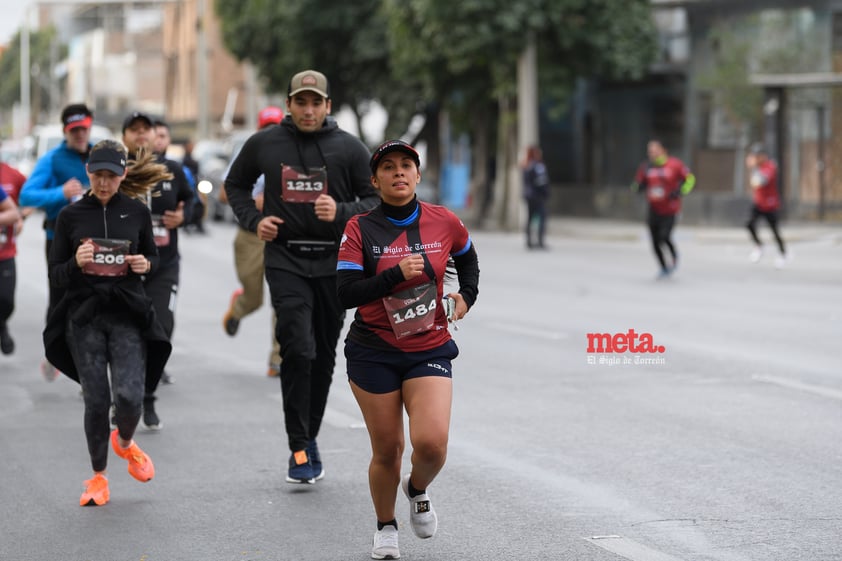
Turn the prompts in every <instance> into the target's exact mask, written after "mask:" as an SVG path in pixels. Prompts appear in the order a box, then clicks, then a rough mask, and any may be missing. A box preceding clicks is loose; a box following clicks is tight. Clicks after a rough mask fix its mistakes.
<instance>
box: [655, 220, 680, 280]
mask: <svg viewBox="0 0 842 561" xmlns="http://www.w3.org/2000/svg"><path fill="white" fill-rule="evenodd" d="M674 226H675V215H674V214H671V215H662V214H656V213H654V212H650V213H649V233H650V234H651V236H652V249H653V250H655V257H657V258H658V263H660V264H661V270H663V271H668V270H669V269H670V267H669V266H667V262H666V259H664V252H663V250H662V249H661V246H666V248H667V249H668V250H669V252H670V255H671V256H672V267H673V268H674V267H675V266H676V265H677V264H678V252H677V251H676V249H675V245H673V243H672V240H671V239H670V237H671V236H672V229H673V227H674Z"/></svg>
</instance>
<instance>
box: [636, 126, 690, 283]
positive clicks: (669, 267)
mask: <svg viewBox="0 0 842 561" xmlns="http://www.w3.org/2000/svg"><path fill="white" fill-rule="evenodd" d="M646 151H647V154H648V156H649V160H648V161H646V162H644V163H643V164H641V166H640V168H639V169H638V170H637V175H636V176H635V178H634V182H633V183H632V190H633V191H640V190H643V191H644V192H645V193H646V200H647V201H648V202H649V217H648V220H647V222H648V225H649V233H650V234H651V236H652V249H653V250H654V251H655V257H657V258H658V263H659V264H660V266H661V272H660V273H659V274H658V278H665V277H668V276H669V275H671V274H672V273H673V272H674V271H675V269H676V267H678V251H677V250H676V248H675V243H674V242H673V241H672V239H671V236H672V229H673V227H675V220H676V216H677V215H678V213H679V212H681V197H682V196H684V195H686V194H688V193H689V192H690V191H692V190H693V186H694V185H695V184H696V177H695V176H694V175H693V174H692V173H690V170H689V169H688V168H687V166H686V165H684V162H682V161H681V160H679V159H678V158H674V157H672V156H670V155H669V154H667V151H666V149H665V148H664V145H663V144H662V143H661V142H660V141H658V140H650V141H649V144H648V145H647V146H646ZM663 247H666V248H667V249H668V250H669V252H670V257H671V258H672V260H671V262H669V263H668V262H667V260H666V258H665V257H664V252H663V249H662V248H663Z"/></svg>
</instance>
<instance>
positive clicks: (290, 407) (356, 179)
mask: <svg viewBox="0 0 842 561" xmlns="http://www.w3.org/2000/svg"><path fill="white" fill-rule="evenodd" d="M286 104H287V106H286V113H287V114H286V116H285V117H284V119H283V121H281V124H280V125H277V126H274V127H268V128H266V129H264V130H262V131H258V132H256V133H255V134H253V135H252V136H251V137H250V138H249V139H248V140H246V142H245V144H244V145H243V148H242V150H241V151H240V154H239V155H238V156H237V157H236V158H235V159H234V163H233V164H232V165H231V170H230V171H229V172H228V177H227V178H226V179H225V192H226V195H227V196H228V202H229V203H230V204H231V208H232V209H233V210H234V214H235V215H236V216H237V220H238V221H239V223H240V225H241V226H242V227H244V228H246V229H248V230H249V231H252V232H255V233H257V235H258V237H259V238H260V239H261V240H263V241H265V242H267V243H266V252H265V263H264V265H265V268H266V280H267V282H268V283H269V292H270V294H271V298H272V307H273V308H274V310H275V315H276V316H277V327H276V329H275V337H276V338H277V339H278V343H279V344H280V345H281V358H282V360H281V376H280V379H281V390H282V393H283V407H284V421H285V425H286V431H287V444H288V446H289V449H290V457H289V468H288V470H287V476H286V481H287V482H289V483H315V481H316V480H317V479H320V478H321V477H323V476H324V467H323V465H322V462H321V455H320V454H319V449H318V445H317V443H316V438H317V437H318V434H319V429H320V428H321V423H322V417H323V416H324V411H325V406H326V405H327V396H328V393H329V390H330V384H331V380H332V377H333V369H334V366H335V364H336V344H337V342H338V340H339V334H340V332H341V331H342V324H343V322H344V320H345V310H344V308H343V307H342V305H341V304H340V302H339V298H338V297H337V295H336V254H337V251H338V249H339V238H340V236H341V234H342V230H343V228H344V227H345V223H346V222H347V221H348V219H350V218H351V217H352V216H354V215H355V214H358V213H360V212H363V211H365V210H368V209H370V208H372V207H373V206H374V205H376V204H377V201H378V197H377V193H376V192H375V190H374V188H373V187H372V186H371V182H370V173H369V169H368V159H369V151H368V148H366V146H365V145H364V144H363V143H362V142H361V141H360V140H359V139H358V138H356V137H355V136H353V135H351V134H350V133H348V132H346V131H344V130H342V129H340V128H339V125H338V124H337V123H336V121H335V120H334V119H333V118H332V117H330V116H329V114H330V110H331V99H330V88H329V86H328V81H327V78H326V77H325V75H324V74H322V73H321V72H317V71H315V70H305V71H303V72H299V73H297V74H295V75H294V76H293V77H292V78H291V79H290V81H289V86H288V89H287V102H286ZM261 175H263V176H264V177H265V181H266V183H265V186H266V187H265V191H264V199H263V212H260V211H259V210H258V209H257V206H256V205H255V202H254V199H253V198H252V196H251V192H252V189H253V188H254V183H255V181H257V178H258V177H260V176H261Z"/></svg>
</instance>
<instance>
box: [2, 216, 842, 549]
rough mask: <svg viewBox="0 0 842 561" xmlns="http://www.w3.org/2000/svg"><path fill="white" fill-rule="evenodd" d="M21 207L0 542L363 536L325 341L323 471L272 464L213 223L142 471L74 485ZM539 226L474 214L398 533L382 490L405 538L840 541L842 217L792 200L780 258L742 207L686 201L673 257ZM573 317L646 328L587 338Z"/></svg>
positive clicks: (42, 288) (583, 224)
mask: <svg viewBox="0 0 842 561" xmlns="http://www.w3.org/2000/svg"><path fill="white" fill-rule="evenodd" d="M39 225H40V224H39V223H38V222H37V220H36V219H32V220H30V221H28V222H27V224H26V226H27V228H28V230H27V231H26V232H25V233H24V235H23V237H22V238H21V240H20V246H21V247H20V256H19V258H18V291H17V310H16V313H15V315H14V316H13V318H12V321H11V330H12V333H13V335H14V336H15V338H16V341H17V350H16V352H15V353H14V354H13V355H11V356H0V395H2V396H3V397H4V406H3V407H2V408H0V458H2V460H1V461H0V481H2V485H0V560H2V561H200V560H201V561H206V560H213V561H264V560H273V561H293V560H295V561H298V560H324V561H336V560H353V561H363V560H365V559H368V558H369V552H370V540H371V536H372V533H373V531H374V515H373V509H372V507H371V503H370V499H369V496H368V487H367V475H366V469H367V464H368V459H369V447H368V438H367V434H366V431H365V428H364V426H363V423H362V419H361V416H360V414H359V410H358V408H357V406H356V403H355V402H354V400H353V398H352V396H351V394H350V391H349V389H348V384H347V381H346V378H345V375H344V362H343V361H342V359H341V344H340V349H339V355H340V360H339V363H338V364H337V368H336V374H335V377H334V386H333V390H332V393H331V397H330V401H329V403H328V413H327V415H326V422H325V425H324V427H323V430H322V433H321V435H320V437H319V445H320V448H321V449H322V455H323V459H324V462H325V469H326V472H327V473H326V477H325V478H324V480H322V481H320V482H319V483H318V484H317V485H314V486H306V487H304V486H292V485H289V484H286V483H284V480H283V474H284V471H285V466H286V460H287V455H288V452H287V451H286V446H285V433H284V431H283V427H282V416H281V400H280V388H279V383H278V381H277V380H276V379H269V378H267V377H266V376H265V370H266V362H267V357H268V353H269V348H270V347H269V337H270V333H269V329H270V313H269V311H268V309H266V308H265V307H264V308H263V309H261V311H260V312H259V313H257V314H255V315H254V316H252V317H249V318H247V319H245V320H244V321H243V322H242V324H241V330H240V333H239V334H238V335H237V336H236V337H235V338H230V337H228V336H227V335H225V334H224V332H223V331H222V327H221V317H222V314H223V312H224V310H225V308H226V306H227V303H228V298H229V295H230V293H231V290H232V289H233V288H235V287H236V277H235V274H234V270H233V265H232V263H233V257H232V248H231V245H232V240H233V237H234V227H233V226H231V225H229V224H217V223H211V224H209V225H208V226H209V234H208V235H206V236H196V235H193V236H188V235H184V236H182V238H181V239H182V255H183V261H182V263H183V268H182V286H181V293H180V300H179V303H178V315H177V318H176V333H175V337H174V352H173V356H172V358H171V359H170V363H169V366H168V371H169V372H170V373H171V374H172V375H173V376H174V377H175V379H176V383H175V384H173V385H170V386H163V387H162V388H161V389H160V391H159V396H160V397H159V402H158V409H159V413H160V415H161V418H162V420H163V423H164V428H163V430H162V431H161V432H159V433H150V432H148V431H145V430H144V429H142V428H141V429H140V430H139V431H138V434H137V435H136V438H137V441H138V443H139V444H140V445H141V446H142V447H143V448H144V450H146V451H147V452H148V453H149V455H150V456H151V457H152V459H153V460H154V462H155V467H156V477H155V479H154V480H153V481H151V482H149V483H146V484H140V483H138V482H136V481H134V480H133V479H131V477H130V476H129V475H128V474H127V473H126V469H125V463H124V462H123V461H122V460H120V459H119V458H117V457H116V456H115V455H113V454H111V456H110V457H109V480H110V487H111V502H110V503H109V504H108V505H107V506H105V507H101V508H80V507H79V506H78V499H79V495H80V493H81V492H82V489H83V488H82V482H83V480H85V479H87V478H88V477H90V464H89V460H88V454H87V450H86V446H85V438H84V433H83V429H82V401H81V398H80V396H79V389H78V386H77V385H76V384H74V383H72V382H70V381H69V380H67V379H65V378H61V379H59V380H57V381H55V382H53V383H47V382H46V381H44V379H43V378H42V377H41V375H40V373H39V369H38V364H39V361H40V358H41V355H42V353H43V350H42V346H41V338H40V335H41V329H42V324H43V317H44V312H45V303H46V284H47V281H46V272H45V271H46V267H45V264H44V258H43V232H42V231H41V230H40V229H39V228H38V227H39ZM551 233H552V236H551V237H550V240H549V243H550V249H549V250H548V251H543V252H528V251H526V250H525V248H524V243H523V238H522V236H521V235H517V234H503V233H496V232H474V233H473V234H474V236H473V237H474V240H475V243H476V246H477V250H478V252H479V256H480V268H481V271H482V273H481V281H480V296H479V301H478V303H477V305H476V307H475V309H474V310H472V311H471V313H470V314H469V315H468V317H467V318H465V320H464V321H462V322H460V326H459V330H458V331H456V332H455V333H454V336H455V338H456V341H457V343H458V344H459V346H460V348H461V354H460V356H459V358H458V359H456V361H455V362H454V394H455V395H454V404H453V422H452V430H451V442H450V450H449V457H448V462H447V465H446V466H445V468H444V470H443V472H442V473H441V475H440V477H439V479H438V480H437V481H436V482H435V483H434V485H433V486H432V487H431V488H430V493H431V497H432V499H433V501H434V504H435V505H436V509H437V511H438V515H439V532H438V533H437V534H436V536H435V537H434V538H433V539H431V540H425V541H422V540H418V539H416V538H415V537H414V536H413V535H412V532H411V530H410V529H409V527H408V524H409V521H408V512H407V508H406V502H405V500H404V499H403V497H399V508H398V521H399V523H400V526H401V532H400V540H401V553H402V559H405V560H410V561H432V560H442V559H454V560H466V561H480V560H482V561H489V560H498V559H499V560H503V559H505V560H509V559H512V560H515V559H517V560H520V559H529V558H542V559H553V560H565V561H567V560H569V561H622V560H632V561H679V560H680V561H830V560H838V559H840V558H842V544H840V540H839V536H840V532H839V529H840V527H842V506H840V505H842V470H840V469H839V466H840V465H842V444H840V443H842V368H841V367H840V357H841V356H842V355H840V352H839V344H840V341H842V259H840V257H841V256H842V228H839V227H836V228H833V227H830V226H816V225H790V224H784V226H783V234H784V236H785V237H787V238H788V239H790V240H791V247H792V253H793V255H794V258H793V259H792V261H791V262H790V263H789V264H788V266H787V267H786V268H785V269H783V270H776V269H775V268H774V266H773V257H774V255H773V252H771V251H769V253H768V255H767V256H766V258H765V259H764V260H763V262H761V263H759V264H750V263H749V262H748V259H747V256H748V252H749V249H750V247H749V244H748V241H747V239H748V236H747V233H745V232H744V231H742V230H741V229H737V228H734V229H727V228H716V229H713V228H703V227H696V228H691V227H683V226H681V225H680V226H679V227H678V229H677V231H676V240H677V243H678V247H679V250H680V251H681V265H680V268H679V270H678V272H677V274H676V275H675V276H674V277H673V278H671V279H668V280H665V281H656V280H655V273H656V267H655V261H654V257H653V255H652V253H651V250H650V249H649V242H648V238H647V237H646V235H645V231H644V228H643V225H641V224H630V223H619V222H599V221H590V220H572V219H571V220H565V219H560V220H556V221H554V223H553V225H552V228H551ZM761 235H762V236H763V237H764V238H766V239H769V234H768V231H767V230H765V229H764V230H762V232H761ZM768 247H769V249H770V250H771V246H768ZM349 321H350V318H349V320H348V321H346V325H347V323H348V322H349ZM631 331H633V332H634V333H631ZM589 334H590V335H591V336H590V339H591V340H592V341H593V342H594V344H596V342H597V341H603V342H607V341H609V340H610V341H611V343H612V344H617V345H619V347H618V348H615V349H614V350H615V351H619V350H621V349H623V345H628V344H629V343H632V344H633V346H634V348H637V346H638V345H643V344H644V342H646V344H647V345H648V346H646V347H645V348H646V349H648V348H649V347H652V348H654V349H656V352H630V351H626V352H614V353H605V352H603V353H596V352H588V345H589ZM649 343H651V345H649ZM659 347H663V352H657V350H658V348H659ZM638 350H640V349H638Z"/></svg>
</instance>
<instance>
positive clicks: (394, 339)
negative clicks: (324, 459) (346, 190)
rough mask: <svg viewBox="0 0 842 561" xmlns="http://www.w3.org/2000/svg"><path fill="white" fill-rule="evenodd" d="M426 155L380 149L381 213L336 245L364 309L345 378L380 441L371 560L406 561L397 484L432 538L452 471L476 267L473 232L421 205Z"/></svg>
mask: <svg viewBox="0 0 842 561" xmlns="http://www.w3.org/2000/svg"><path fill="white" fill-rule="evenodd" d="M419 165H420V158H419V156H418V152H416V151H415V149H414V148H413V147H412V146H410V145H409V144H406V143H405V142H402V141H399V140H392V141H388V142H385V143H383V144H382V145H380V147H378V148H377V150H376V151H375V152H374V155H373V156H372V157H371V173H372V177H371V183H372V185H374V188H375V189H377V191H378V192H379V194H380V198H381V200H382V202H381V204H380V206H378V207H376V208H374V209H373V210H371V211H369V212H367V213H364V214H359V215H357V216H355V217H353V218H351V220H349V221H348V224H347V225H346V227H345V233H344V235H343V236H342V241H341V245H340V247H339V260H338V263H337V271H338V277H337V282H338V291H339V299H340V300H341V302H342V304H343V305H344V306H345V308H354V307H356V308H357V312H356V316H355V318H354V321H353V323H352V324H351V328H350V330H349V333H348V338H347V339H346V341H345V357H346V359H347V368H348V378H349V380H350V384H351V389H352V391H353V393H354V396H355V397H356V399H357V403H358V404H359V406H360V409H361V410H362V414H363V418H364V419H365V422H366V427H368V431H369V438H370V439H371V448H372V458H371V464H370V466H369V486H370V490H371V497H372V500H373V502H374V510H375V514H376V516H377V532H376V533H375V535H374V544H373V547H372V553H371V556H372V557H373V558H374V559H397V558H398V557H399V555H400V553H399V551H398V535H397V522H396V520H395V499H396V495H397V487H398V484H399V483H400V484H401V486H402V488H403V491H404V493H405V494H406V496H407V498H408V499H409V504H410V523H411V526H412V529H413V531H414V532H415V534H416V535H417V536H418V537H420V538H429V537H432V536H433V534H434V533H435V531H436V527H437V519H436V514H435V511H434V510H433V507H432V504H431V503H430V498H429V496H428V495H427V492H426V489H427V487H428V485H430V483H432V481H433V479H434V478H435V477H436V475H437V474H438V473H439V471H440V470H441V468H442V467H443V466H444V461H445V456H446V453H447V438H448V431H449V425H450V405H451V397H452V387H451V360H452V359H454V358H456V356H457V355H458V353H459V349H458V348H457V346H456V343H455V342H454V341H453V340H452V339H451V337H450V332H449V331H448V322H449V321H456V320H458V319H461V318H462V317H464V316H465V314H466V313H467V312H468V310H469V309H470V308H471V306H472V305H473V304H474V302H475V300H476V297H477V293H478V291H479V290H478V284H479V265H478V260H477V254H476V251H475V249H474V246H473V243H472V242H471V238H470V236H469V235H468V231H467V229H466V228H465V225H464V224H462V221H461V220H459V218H458V217H457V216H456V215H455V214H453V213H452V212H451V211H449V210H448V209H446V208H444V207H442V206H437V205H431V204H428V203H424V202H420V201H418V199H417V198H416V197H415V188H416V186H417V185H418V182H419V181H420V180H421V174H420V172H419V169H418V168H419ZM451 258H452V260H453V263H454V264H455V267H456V272H457V275H458V280H459V290H458V291H456V292H450V293H448V294H447V298H449V299H452V300H451V301H450V302H449V304H448V305H449V306H450V305H452V309H451V310H450V315H449V316H448V313H447V312H446V311H445V309H446V306H445V305H444V304H443V301H442V297H443V296H444V280H445V272H446V268H447V264H448V261H449V260H450V259H451ZM404 408H406V411H407V415H408V417H409V427H410V429H409V434H410V439H411V445H412V467H411V471H410V473H408V474H406V475H404V476H403V477H401V457H402V455H403V449H404V431H403V409H404Z"/></svg>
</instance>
